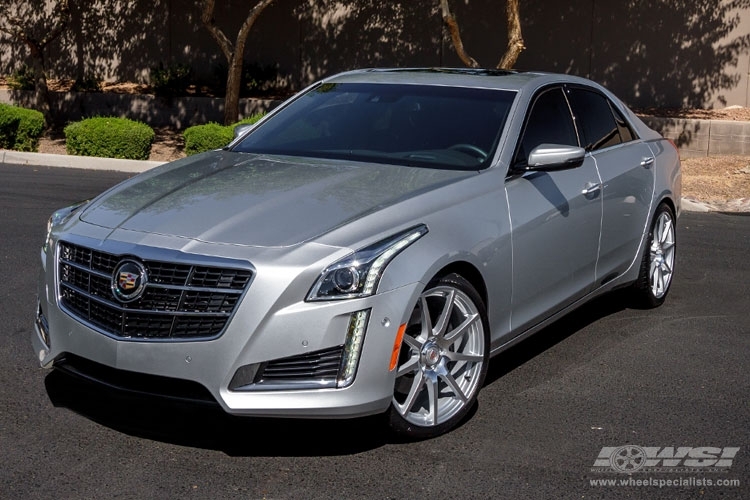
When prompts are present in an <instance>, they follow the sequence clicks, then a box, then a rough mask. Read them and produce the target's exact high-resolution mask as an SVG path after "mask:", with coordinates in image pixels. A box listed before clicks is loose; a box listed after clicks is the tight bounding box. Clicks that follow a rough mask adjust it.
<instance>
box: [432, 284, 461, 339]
mask: <svg viewBox="0 0 750 500" xmlns="http://www.w3.org/2000/svg"><path fill="white" fill-rule="evenodd" d="M455 295H456V292H455V291H453V290H450V291H449V292H448V293H447V294H446V296H445V303H444V304H443V310H442V311H440V316H439V317H438V320H437V323H435V326H434V327H433V328H432V335H433V336H435V337H440V336H442V334H443V333H444V332H445V329H446V328H447V326H448V320H449V319H450V317H451V312H453V298H454V296H455Z"/></svg>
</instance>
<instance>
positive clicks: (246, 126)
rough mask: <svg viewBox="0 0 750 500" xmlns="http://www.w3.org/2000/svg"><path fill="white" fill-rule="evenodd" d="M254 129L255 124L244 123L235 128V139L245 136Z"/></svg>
mask: <svg viewBox="0 0 750 500" xmlns="http://www.w3.org/2000/svg"><path fill="white" fill-rule="evenodd" d="M254 127H255V124H254V123H243V124H242V125H237V126H236V127H234V139H236V138H238V137H239V136H241V135H245V133H246V132H249V131H250V129H252V128H254Z"/></svg>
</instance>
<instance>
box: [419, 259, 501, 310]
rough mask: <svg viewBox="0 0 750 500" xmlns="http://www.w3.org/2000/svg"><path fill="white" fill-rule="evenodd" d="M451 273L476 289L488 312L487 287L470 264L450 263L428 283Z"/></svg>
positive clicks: (464, 262)
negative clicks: (461, 277)
mask: <svg viewBox="0 0 750 500" xmlns="http://www.w3.org/2000/svg"><path fill="white" fill-rule="evenodd" d="M453 273H455V274H458V275H460V276H463V278H464V279H465V280H466V281H468V282H469V283H471V286H473V287H474V288H475V289H476V291H477V292H478V293H479V296H480V297H481V298H482V302H484V307H485V309H487V310H489V304H488V303H487V302H488V300H489V297H488V295H487V285H486V284H485V282H484V277H483V276H482V273H480V272H479V269H477V268H476V266H474V264H472V263H470V262H467V261H465V260H459V261H455V262H451V263H450V264H447V265H445V266H443V267H442V268H441V269H440V270H439V271H437V272H436V273H435V275H434V276H433V277H432V279H431V280H430V281H435V280H438V279H440V278H442V277H443V276H447V275H448V274H453Z"/></svg>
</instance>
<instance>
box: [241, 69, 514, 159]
mask: <svg viewBox="0 0 750 500" xmlns="http://www.w3.org/2000/svg"><path fill="white" fill-rule="evenodd" d="M515 95H516V94H515V92H510V91H504V90H492V89H476V88H463V87H445V86H432V85H397V84H369V83H328V84H323V85H320V86H318V87H316V88H314V89H312V90H310V91H309V92H307V93H306V94H305V95H303V96H301V97H299V98H298V99H296V100H295V101H294V102H292V103H290V104H289V105H288V106H286V107H285V108H284V109H282V110H280V111H279V112H278V113H276V114H275V115H274V116H272V117H270V119H268V120H267V121H266V122H264V123H263V124H262V125H260V126H259V127H258V128H257V129H255V130H254V131H252V132H251V133H250V134H249V135H248V136H247V138H246V139H245V140H243V141H242V142H241V143H240V144H238V145H237V146H235V148H234V150H235V151H241V152H250V153H269V154H282V155H291V156H313V157H321V158H335V159H349V160H357V161H367V162H378V163H395V164H401V165H414V166H424V167H436V168H456V169H466V170H470V169H471V170H476V169H479V168H483V167H485V166H487V165H488V164H489V162H490V161H491V159H492V155H493V151H494V149H495V147H496V144H497V140H498V137H499V135H500V133H501V132H502V129H503V126H504V124H505V119H506V117H507V115H508V110H509V109H510V105H511V103H512V102H513V99H514V98H515Z"/></svg>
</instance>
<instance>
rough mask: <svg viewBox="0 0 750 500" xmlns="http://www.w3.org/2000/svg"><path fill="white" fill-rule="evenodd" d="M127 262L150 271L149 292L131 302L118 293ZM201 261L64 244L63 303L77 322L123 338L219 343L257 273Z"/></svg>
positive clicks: (59, 268) (60, 284) (61, 252)
mask: <svg viewBox="0 0 750 500" xmlns="http://www.w3.org/2000/svg"><path fill="white" fill-rule="evenodd" d="M134 253H137V252H134ZM123 260H131V261H132V260H135V261H137V262H140V263H141V264H142V265H143V266H144V267H145V269H146V271H147V273H148V282H147V283H146V285H145V288H144V290H143V294H142V295H141V296H140V297H138V298H137V299H136V300H133V301H131V302H122V301H121V300H118V299H117V298H116V297H115V295H114V293H113V280H114V279H115V278H114V273H115V272H116V269H118V266H119V264H120V263H121V262H122V261H123ZM196 262H197V260H196V261H194V262H168V261H164V260H157V259H151V258H140V257H139V256H138V255H133V254H132V253H122V254H121V253H110V252H105V251H101V250H94V249H91V248H89V247H87V246H83V245H78V244H74V243H70V242H66V241H61V242H60V243H59V245H58V253H57V280H58V301H59V304H60V307H61V309H62V310H63V311H65V312H66V313H67V314H69V315H70V316H72V317H73V318H75V319H76V320H78V321H80V322H82V323H84V324H86V325H88V326H90V327H91V328H93V329H95V330H97V331H99V332H100V333H103V334H105V335H108V336H110V337H113V338H116V339H119V340H139V341H143V340H157V341H158V340H161V341H170V340H171V341H186V340H209V339H214V338H217V337H219V336H220V335H221V334H222V333H223V332H224V329H225V328H226V326H227V324H228V323H229V319H230V318H231V316H232V315H233V314H234V311H235V310H236V309H237V305H238V304H239V302H240V299H241V298H242V296H243V294H244V292H245V290H247V288H248V286H249V284H250V282H251V281H252V278H253V275H254V273H253V271H252V270H251V269H248V268H239V267H228V266H227V267H225V266H223V265H221V263H219V265H216V264H217V262H216V259H213V260H212V261H211V262H207V263H205V264H204V263H196ZM232 263H233V264H234V265H235V266H236V263H235V262H234V261H233V262H232Z"/></svg>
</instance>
